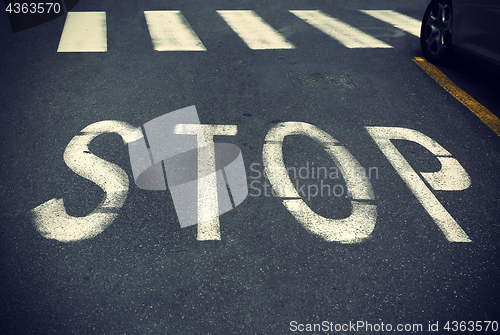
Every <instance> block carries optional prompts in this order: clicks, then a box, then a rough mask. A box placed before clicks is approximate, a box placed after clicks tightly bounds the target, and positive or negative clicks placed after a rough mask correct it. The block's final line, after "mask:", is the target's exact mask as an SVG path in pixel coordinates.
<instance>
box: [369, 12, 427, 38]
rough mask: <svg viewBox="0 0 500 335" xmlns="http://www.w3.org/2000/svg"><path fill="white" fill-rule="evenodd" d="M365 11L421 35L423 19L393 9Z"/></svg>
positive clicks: (411, 32) (399, 27)
mask: <svg viewBox="0 0 500 335" xmlns="http://www.w3.org/2000/svg"><path fill="white" fill-rule="evenodd" d="M362 12H363V13H365V14H368V15H370V16H372V17H374V18H376V19H379V20H381V21H384V22H387V23H389V24H391V25H393V26H394V27H396V28H398V29H401V30H404V31H406V32H407V33H410V34H412V35H414V36H417V37H420V27H421V25H422V21H420V20H417V19H414V18H412V17H411V16H407V15H404V14H401V13H398V12H395V11H393V10H362Z"/></svg>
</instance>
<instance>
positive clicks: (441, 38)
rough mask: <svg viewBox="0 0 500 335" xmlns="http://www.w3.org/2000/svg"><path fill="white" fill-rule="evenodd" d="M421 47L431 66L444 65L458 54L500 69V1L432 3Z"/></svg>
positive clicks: (443, 0)
mask: <svg viewBox="0 0 500 335" xmlns="http://www.w3.org/2000/svg"><path fill="white" fill-rule="evenodd" d="M420 46H421V49H422V52H423V54H424V56H425V58H426V59H427V60H428V61H430V62H431V63H436V64H444V63H446V62H448V61H449V60H450V59H451V57H452V55H453V54H459V55H460V56H462V57H464V58H467V59H470V60H473V61H475V62H476V63H480V65H486V66H490V65H492V66H493V67H494V68H496V69H500V0H432V1H431V2H430V4H429V6H428V7H427V9H426V11H425V14H424V17H423V19H422V26H421V30H420Z"/></svg>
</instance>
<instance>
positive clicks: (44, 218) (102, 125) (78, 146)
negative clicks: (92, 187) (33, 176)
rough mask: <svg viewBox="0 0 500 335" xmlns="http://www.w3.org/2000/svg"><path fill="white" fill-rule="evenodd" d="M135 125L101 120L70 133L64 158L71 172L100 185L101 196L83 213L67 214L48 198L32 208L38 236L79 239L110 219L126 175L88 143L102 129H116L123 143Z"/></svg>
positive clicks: (119, 204) (122, 196)
mask: <svg viewBox="0 0 500 335" xmlns="http://www.w3.org/2000/svg"><path fill="white" fill-rule="evenodd" d="M135 129H136V127H133V126H131V125H129V124H128V123H126V122H121V121H101V122H97V123H93V124H91V125H89V126H87V127H85V128H84V129H83V130H82V133H83V134H82V135H77V136H75V137H73V139H72V140H71V141H70V143H69V144H68V146H67V147H66V150H65V151H64V156H63V157H64V162H65V163H66V165H67V166H68V167H69V168H70V169H71V170H72V171H73V172H75V173H76V174H78V175H79V176H82V177H83V178H86V179H88V180H91V181H93V182H94V183H96V184H97V185H98V186H99V187H100V188H102V189H103V191H104V193H105V198H104V200H103V202H102V203H101V204H100V205H99V206H98V207H97V208H96V209H95V210H93V211H92V212H91V213H90V214H89V215H87V216H85V217H73V216H70V215H68V214H67V213H66V210H65V208H64V201H63V200H62V199H51V200H49V201H47V202H45V203H43V204H41V205H40V206H38V207H36V208H34V209H32V210H31V212H32V215H33V216H32V218H33V222H34V224H35V227H36V229H37V230H38V231H39V232H40V234H41V235H42V236H44V237H45V238H49V239H55V240H58V241H60V242H72V241H80V240H83V239H87V238H91V237H94V236H96V235H98V234H100V233H101V232H102V231H104V229H106V228H107V227H108V226H109V225H110V224H111V223H112V222H113V220H114V219H115V218H116V217H117V215H118V210H119V209H120V208H121V207H122V206H123V204H124V203H125V199H126V198H127V193H128V187H129V181H128V176H127V174H126V173H125V171H123V170H122V169H121V168H120V167H118V166H116V165H115V164H112V163H110V162H108V161H105V160H104V159H101V158H99V157H97V156H95V155H93V154H92V153H90V151H89V148H88V145H89V143H90V142H91V141H92V140H93V139H94V138H96V137H97V136H99V135H101V134H104V133H118V134H119V135H120V136H121V137H122V139H123V141H124V142H125V143H127V140H128V137H129V135H130V134H131V133H132V132H133V131H134V130H135Z"/></svg>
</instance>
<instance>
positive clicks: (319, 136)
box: [262, 122, 377, 243]
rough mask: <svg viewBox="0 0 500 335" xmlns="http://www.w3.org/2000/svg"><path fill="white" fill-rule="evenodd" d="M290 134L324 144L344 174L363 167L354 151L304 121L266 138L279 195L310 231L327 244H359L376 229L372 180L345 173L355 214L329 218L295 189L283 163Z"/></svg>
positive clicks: (265, 159)
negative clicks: (313, 208) (284, 143)
mask: <svg viewBox="0 0 500 335" xmlns="http://www.w3.org/2000/svg"><path fill="white" fill-rule="evenodd" d="M288 135H304V136H308V137H310V138H311V139H313V140H314V141H316V142H317V143H319V144H321V145H322V146H323V147H324V148H325V151H326V152H327V153H328V155H329V156H330V157H331V158H332V160H333V161H334V163H335V164H336V165H337V166H338V167H339V169H340V170H341V171H343V172H348V171H359V170H358V169H360V168H362V167H361V165H360V164H359V163H358V161H357V160H356V159H355V158H354V157H353V156H352V155H351V154H350V152H349V151H348V150H347V149H346V148H344V147H343V146H341V145H340V144H339V143H338V141H337V140H336V139H334V138H333V137H332V136H330V135H329V134H328V133H326V132H324V131H323V130H321V129H319V128H317V127H315V126H313V125H311V124H308V123H304V122H283V123H278V124H277V125H276V126H275V127H273V128H272V129H271V130H269V132H268V133H267V135H266V139H265V140H266V143H265V144H264V148H263V150H262V160H263V162H264V166H265V169H266V174H267V177H268V179H269V182H270V183H271V185H272V187H273V189H274V191H275V193H276V194H277V195H278V196H279V197H281V198H283V199H282V201H283V204H284V205H285V207H286V208H287V209H288V210H289V211H290V212H291V213H292V214H293V215H294V216H295V218H296V219H297V220H298V221H299V222H300V223H301V224H302V225H303V226H304V228H305V229H306V230H308V231H309V232H311V233H314V234H316V235H318V236H320V237H322V238H323V239H324V240H326V241H338V242H342V243H356V242H360V241H362V240H363V239H365V238H366V237H368V236H369V235H370V234H371V232H372V231H373V229H374V228H375V222H376V220H377V207H376V205H374V204H372V203H370V200H374V199H375V196H374V193H373V190H372V186H371V183H370V180H369V179H368V178H367V177H366V176H365V175H364V174H350V173H343V175H344V178H345V181H346V184H347V188H348V189H349V191H350V193H351V195H352V200H351V204H352V212H351V215H350V216H349V217H347V218H345V219H337V220H334V219H329V218H325V217H323V216H321V215H318V214H316V213H315V212H313V211H312V210H311V209H310V208H309V207H308V206H307V204H306V203H305V202H304V200H303V199H301V198H300V196H299V194H298V193H297V191H296V190H295V188H294V187H293V184H292V182H291V180H290V178H289V177H288V174H287V172H286V167H285V163H284V160H283V149H282V146H283V140H284V138H285V136H288Z"/></svg>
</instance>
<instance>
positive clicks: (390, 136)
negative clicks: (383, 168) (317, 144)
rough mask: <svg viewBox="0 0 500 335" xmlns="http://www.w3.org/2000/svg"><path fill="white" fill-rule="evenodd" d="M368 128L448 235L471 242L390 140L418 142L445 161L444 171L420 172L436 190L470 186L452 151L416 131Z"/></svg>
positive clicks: (453, 238)
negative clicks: (452, 155)
mask: <svg viewBox="0 0 500 335" xmlns="http://www.w3.org/2000/svg"><path fill="white" fill-rule="evenodd" d="M365 128H366V130H367V131H368V133H369V134H370V136H371V137H372V138H373V140H374V141H375V143H377V145H378V147H379V148H380V150H382V152H383V153H384V155H385V156H386V157H387V159H388V160H389V162H390V163H391V164H392V166H393V167H394V169H395V170H396V171H397V172H398V174H399V175H400V177H401V178H402V179H403V181H404V182H405V183H406V185H408V187H409V188H410V190H411V191H412V192H413V194H414V195H415V197H416V198H417V199H418V201H419V202H420V203H421V204H422V206H423V207H424V208H425V210H426V211H427V213H429V215H430V216H431V217H432V219H433V220H434V222H435V223H436V224H437V225H438V227H439V228H440V229H441V231H442V232H443V233H444V235H445V237H446V238H447V239H448V240H449V241H451V242H471V239H470V238H469V236H467V234H466V233H465V232H464V231H463V229H462V228H461V227H460V226H459V225H458V223H457V222H456V221H455V219H454V218H453V217H452V216H451V215H450V213H448V211H447V210H446V209H445V208H444V207H443V205H441V203H440V202H439V200H438V199H437V198H436V196H435V195H434V194H433V193H432V192H431V190H430V189H429V188H428V187H427V186H426V185H425V183H424V182H423V181H422V179H421V178H420V177H419V176H418V174H417V173H416V172H415V170H413V168H412V167H411V166H410V164H409V163H408V162H407V161H406V159H405V158H404V157H403V155H402V154H401V153H400V152H399V150H398V149H397V148H396V147H395V146H394V144H392V142H391V140H407V141H412V142H415V143H418V144H420V145H421V146H423V147H424V148H426V149H427V150H429V151H430V152H431V153H433V154H434V155H435V156H437V158H438V159H439V160H440V162H441V163H443V162H444V166H443V168H442V169H441V171H438V172H432V173H421V174H422V176H423V177H424V178H425V179H426V180H427V181H428V182H429V184H430V185H431V186H432V187H433V188H435V189H437V190H462V189H465V188H467V187H469V185H470V177H469V175H468V174H467V172H466V171H465V170H464V168H463V167H462V166H461V165H460V163H459V162H458V161H457V160H456V159H454V158H452V157H450V156H451V154H450V153H449V152H448V151H447V150H446V149H444V148H443V147H442V146H441V145H439V144H438V143H437V142H436V141H434V140H433V139H431V138H430V137H427V136H425V135H424V134H422V133H420V132H418V131H416V130H412V129H407V128H398V127H365ZM443 158H444V159H443ZM448 179H449V180H450V181H449V180H448Z"/></svg>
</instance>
